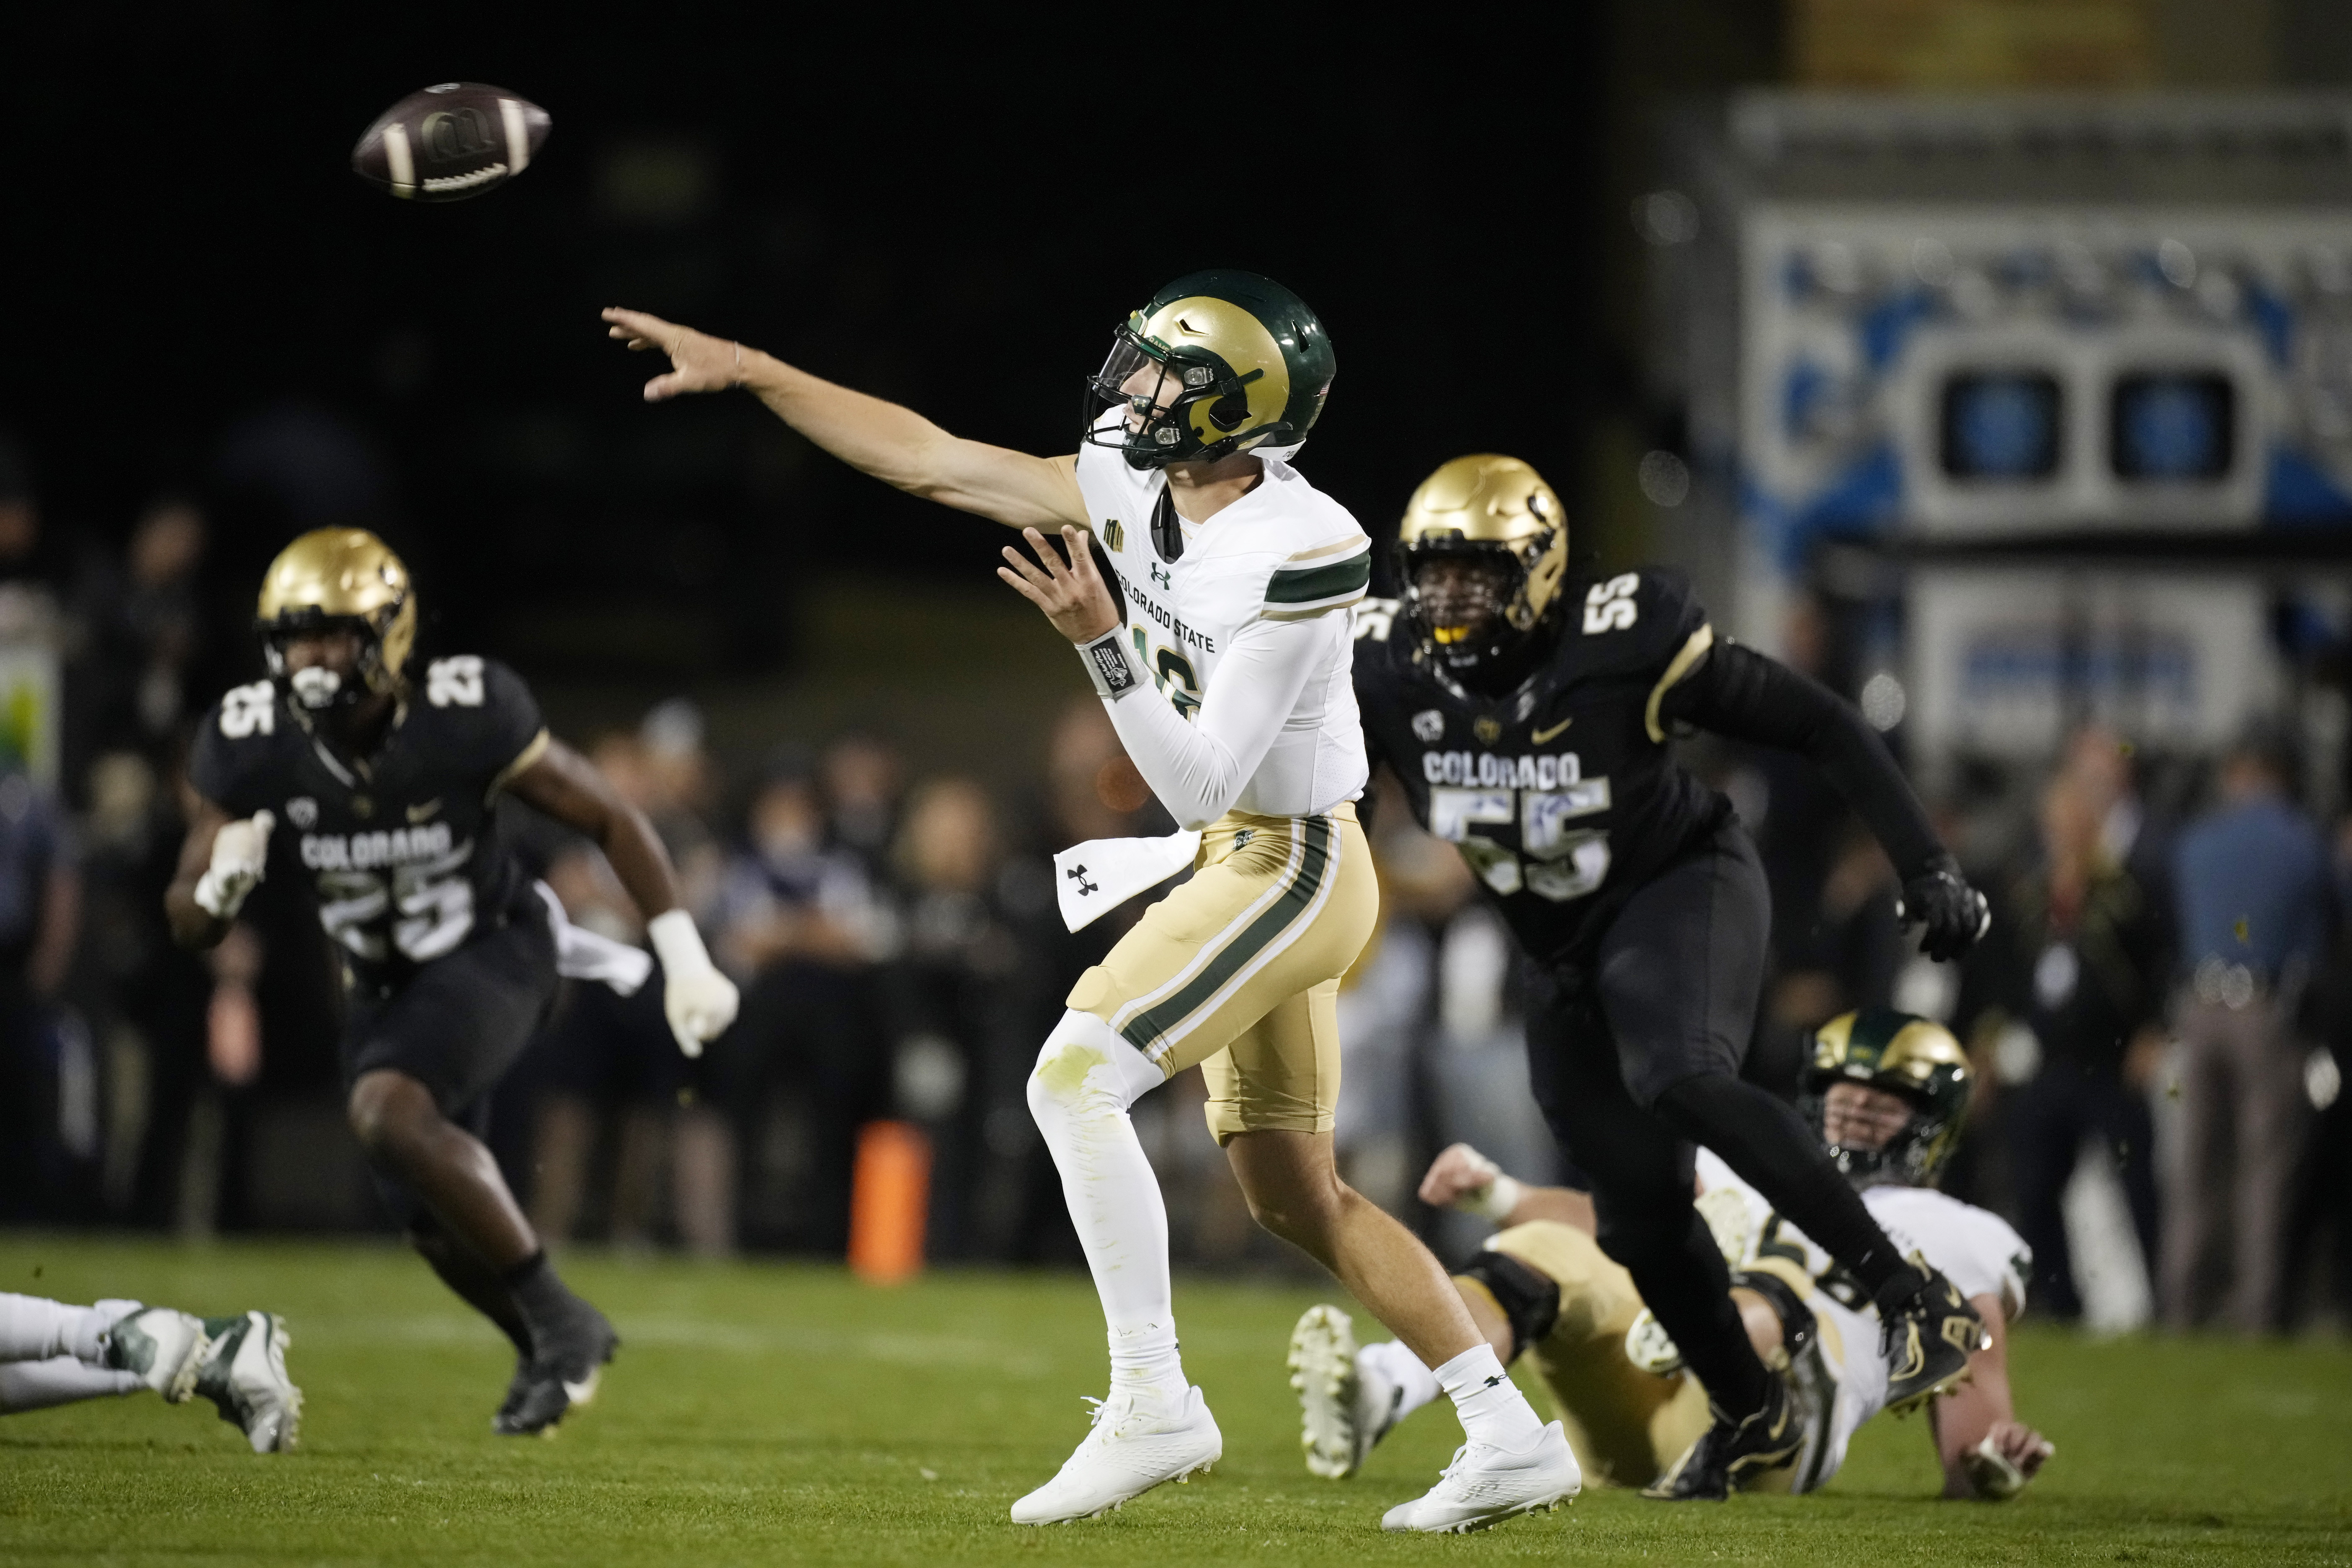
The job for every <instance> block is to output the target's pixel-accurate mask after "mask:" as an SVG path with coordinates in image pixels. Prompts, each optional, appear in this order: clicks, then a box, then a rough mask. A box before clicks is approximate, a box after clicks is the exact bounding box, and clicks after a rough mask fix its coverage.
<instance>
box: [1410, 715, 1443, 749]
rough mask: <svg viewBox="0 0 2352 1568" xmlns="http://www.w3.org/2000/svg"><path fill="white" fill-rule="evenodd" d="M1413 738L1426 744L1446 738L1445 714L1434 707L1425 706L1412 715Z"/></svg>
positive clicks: (1432, 743) (1431, 744) (1433, 743)
mask: <svg viewBox="0 0 2352 1568" xmlns="http://www.w3.org/2000/svg"><path fill="white" fill-rule="evenodd" d="M1412 738H1413V739H1414V740H1416V741H1419V742H1421V743H1422V744H1423V745H1424V746H1433V745H1435V744H1437V742H1440V741H1442V740H1444V738H1445V715H1444V713H1442V712H1440V711H1439V710H1436V709H1434V708H1424V709H1423V710H1421V711H1420V712H1418V713H1416V714H1414V715H1413V716H1412Z"/></svg>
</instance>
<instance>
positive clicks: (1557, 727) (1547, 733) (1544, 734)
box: [1528, 717, 1576, 746]
mask: <svg viewBox="0 0 2352 1568" xmlns="http://www.w3.org/2000/svg"><path fill="white" fill-rule="evenodd" d="M1575 722H1576V721H1575V719H1574V718H1572V717H1571V718H1567V719H1562V720H1561V721H1559V723H1557V724H1554V725H1553V726H1552V727H1551V728H1550V729H1549V730H1538V731H1536V732H1535V733H1534V734H1532V735H1530V736H1528V740H1530V741H1532V742H1535V743H1536V744H1537V745H1538V746H1540V745H1542V744H1543V743H1544V742H1546V741H1549V740H1550V739H1551V738H1552V737H1553V736H1554V735H1557V734H1559V732H1560V731H1562V730H1565V729H1567V728H1568V727H1569V726H1570V724H1573V723H1575Z"/></svg>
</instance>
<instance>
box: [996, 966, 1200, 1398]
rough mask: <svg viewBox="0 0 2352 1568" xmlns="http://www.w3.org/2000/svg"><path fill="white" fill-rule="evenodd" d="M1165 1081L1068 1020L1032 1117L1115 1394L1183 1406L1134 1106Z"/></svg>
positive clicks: (1032, 1082) (1161, 1211) (1040, 1076)
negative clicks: (1084, 1271)
mask: <svg viewBox="0 0 2352 1568" xmlns="http://www.w3.org/2000/svg"><path fill="white" fill-rule="evenodd" d="M1165 1081H1166V1079H1165V1076H1164V1075H1163V1074H1162V1073H1161V1072H1160V1069H1159V1068H1156V1067H1154V1066H1152V1065H1151V1063H1150V1060H1149V1059H1148V1058H1145V1056H1144V1055H1143V1053H1142V1052H1140V1051H1139V1050H1137V1049H1136V1048H1135V1047H1133V1046H1130V1045H1129V1044H1128V1043H1127V1042H1126V1041H1125V1040H1123V1039H1121V1038H1119V1037H1118V1035H1117V1034H1116V1033H1114V1032H1113V1031H1112V1029H1111V1027H1110V1026H1109V1025H1108V1024H1106V1023H1104V1022H1103V1021H1102V1020H1101V1019H1099V1018H1097V1017H1096V1016H1093V1015H1092V1014H1089V1013H1078V1012H1071V1013H1066V1014H1064V1015H1063V1017H1062V1022H1061V1024H1060V1025H1059V1026H1057V1027H1056V1028H1055V1030H1054V1032H1053V1034H1052V1035H1051V1036H1049V1037H1047V1039H1046V1041H1045V1048H1044V1049H1043V1050H1041V1051H1039V1052H1038V1053H1037V1066H1036V1068H1035V1069H1034V1071H1033V1072H1031V1073H1030V1075H1029V1111H1030V1114H1031V1115H1032V1116H1034V1117H1035V1118H1036V1120H1037V1131H1039V1132H1041V1133H1043V1134H1044V1135H1045V1147H1046V1148H1048V1149H1050V1150H1052V1151H1053V1153H1054V1164H1055V1168H1056V1169H1058V1170H1059V1171H1060V1172H1061V1173H1062V1196H1063V1198H1064V1200H1065V1201H1066V1202H1067V1203H1068V1205H1070V1223H1071V1224H1072V1225H1073V1226H1076V1229H1077V1233H1078V1240H1079V1242H1080V1243H1081V1244H1083V1245H1084V1247H1086V1251H1087V1268H1088V1269H1089V1270H1091V1271H1092V1272H1093V1274H1094V1279H1095V1292H1096V1294H1097V1295H1098V1296H1100V1297H1101V1298H1102V1307H1103V1319H1104V1321H1105V1322H1106V1324H1107V1325H1108V1329H1109V1337H1110V1356H1111V1389H1112V1392H1114V1393H1125V1394H1142V1395H1146V1396H1150V1397H1157V1398H1160V1399H1164V1400H1167V1401H1170V1402H1171V1403H1181V1401H1182V1399H1183V1397H1184V1390H1185V1387H1186V1384H1185V1381H1184V1364H1183V1362H1182V1360H1181V1357H1179V1356H1178V1354H1177V1353H1176V1310H1175V1300H1174V1292H1173V1290H1172V1289H1171V1287H1170V1284H1169V1279H1168V1211H1167V1208H1166V1207H1165V1205H1162V1203H1161V1202H1160V1179H1159V1178H1158V1177H1157V1176H1155V1175H1154V1174H1153V1173H1152V1170H1151V1162H1150V1160H1148V1159H1146V1158H1144V1154H1143V1144H1142V1143H1141V1142H1139V1140H1138V1139H1137V1138H1136V1136H1135V1124H1134V1122H1132V1121H1129V1120H1128V1115H1127V1108H1128V1107H1129V1106H1130V1105H1132V1104H1134V1103H1135V1101H1136V1100H1137V1099H1138V1098H1139V1096H1141V1095H1143V1094H1144V1093H1146V1092H1148V1091H1149V1090H1151V1089H1157V1088H1159V1087H1160V1084H1161V1083H1163V1082H1165Z"/></svg>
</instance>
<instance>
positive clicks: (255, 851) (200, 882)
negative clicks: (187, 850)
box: [195, 811, 278, 921]
mask: <svg viewBox="0 0 2352 1568" xmlns="http://www.w3.org/2000/svg"><path fill="white" fill-rule="evenodd" d="M275 826H278V818H277V817H276V816H273V815H272V814H271V813H269V812H267V811H257V812H255V813H254V814H253V815H252V816H247V817H243V818H240V819H239V820H237V821H236V822H225V823H223V824H221V826H220V831H219V832H217V833H215V834H214V835H213V859H212V864H211V865H210V866H208V867H206V868H205V874H204V875H203V876H201V877H199V878H197V879H196V889H195V900H196V907H197V908H199V909H201V910H204V911H205V913H206V914H208V915H210V916H212V917H213V918H214V919H215V920H223V921H233V920H235V919H236V911H237V910H240V909H242V908H244V907H245V900H246V896H247V894H249V893H251V892H252V891H253V889H254V887H255V885H256V884H257V883H258V882H259V881H260V880H261V878H262V875H263V873H264V872H265V871H266V870H267V869H268V865H269V830H270V829H271V828H273V827H275Z"/></svg>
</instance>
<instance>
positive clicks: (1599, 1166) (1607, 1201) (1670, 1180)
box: [1528, 996, 1793, 1496]
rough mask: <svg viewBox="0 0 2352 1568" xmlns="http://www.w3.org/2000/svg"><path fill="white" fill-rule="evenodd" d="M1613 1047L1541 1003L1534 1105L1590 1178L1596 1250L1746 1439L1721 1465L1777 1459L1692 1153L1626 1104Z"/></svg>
mask: <svg viewBox="0 0 2352 1568" xmlns="http://www.w3.org/2000/svg"><path fill="white" fill-rule="evenodd" d="M1528 1075H1529V1078H1530V1079H1531V1081H1532V1083H1533V1086H1534V1089H1535V1096H1536V1102H1537V1104H1538V1105H1539V1106H1540V1107H1541V1108H1542V1110H1543V1112H1544V1117H1545V1120H1546V1121H1549V1123H1550V1124H1551V1128H1552V1131H1553V1132H1554V1134H1555V1135H1556V1136H1557V1137H1558V1138H1559V1141H1560V1143H1561V1145H1562V1146H1563V1147H1564V1148H1565V1149H1566V1151H1567V1152H1568V1154H1569V1157H1570V1159H1572V1160H1574V1161H1575V1163H1576V1164H1577V1165H1578V1167H1579V1168H1580V1169H1581V1170H1582V1171H1583V1172H1584V1173H1585V1174H1586V1175H1587V1176H1588V1177H1589V1178H1590V1179H1591V1183H1592V1201H1593V1214H1594V1218H1595V1220H1596V1222H1597V1224H1598V1226H1599V1232H1600V1234H1599V1237H1598V1242H1599V1247H1600V1249H1601V1251H1602V1252H1604V1253H1605V1254H1607V1255H1608V1257H1609V1258H1612V1259H1613V1260H1614V1261H1615V1262H1617V1263H1618V1264H1619V1265H1621V1266H1622V1268H1624V1269H1625V1272H1626V1274H1627V1275H1628V1277H1629V1278H1630V1279H1632V1280H1633V1284H1634V1287H1635V1289H1637V1290H1638V1291H1639V1293H1640V1297H1641V1300H1643V1302H1645V1303H1647V1305H1648V1306H1649V1308H1650V1310H1651V1311H1652V1313H1653V1314H1654V1316H1655V1317H1656V1318H1657V1320H1658V1321H1659V1323H1660V1324H1661V1325H1662V1326H1663V1327H1664V1329H1665V1331H1666V1332H1667V1334H1668V1335H1669V1336H1670V1337H1671V1338H1672V1339H1673V1340H1674V1342H1675V1345H1676V1346H1677V1347H1678V1348H1679V1349H1680V1350H1681V1352H1682V1354H1683V1360H1684V1363H1685V1365H1687V1366H1688V1367H1689V1368H1690V1370H1691V1371H1692V1372H1693V1373H1696V1376H1697V1378H1698V1380H1699V1383H1700V1384H1701V1385H1702V1386H1703V1387H1704V1389H1705V1390H1706V1397H1707V1399H1708V1401H1709V1402H1710V1404H1711V1405H1712V1406H1713V1410H1714V1414H1715V1415H1716V1416H1717V1418H1718V1423H1719V1424H1720V1425H1722V1426H1724V1427H1725V1429H1726V1433H1727V1436H1728V1435H1731V1434H1737V1433H1744V1434H1745V1437H1744V1439H1743V1442H1742V1445H1741V1447H1742V1451H1741V1452H1738V1453H1734V1454H1731V1455H1729V1456H1728V1457H1727V1460H1726V1463H1727V1465H1741V1464H1742V1462H1743V1461H1744V1462H1745V1464H1744V1466H1743V1468H1755V1467H1758V1466H1765V1465H1769V1464H1770V1463H1775V1462H1778V1460H1779V1459H1780V1458H1781V1457H1782V1456H1781V1454H1780V1448H1781V1447H1784V1446H1787V1445H1788V1443H1790V1442H1792V1441H1793V1438H1792V1437H1790V1435H1789V1434H1786V1433H1782V1432H1780V1430H1779V1426H1780V1415H1781V1414H1782V1413H1784V1412H1786V1411H1787V1409H1788V1408H1789V1405H1788V1401H1787V1398H1786V1394H1785V1391H1784V1390H1782V1389H1781V1388H1780V1385H1779V1384H1778V1383H1777V1381H1776V1380H1775V1379H1774V1378H1773V1376H1772V1374H1771V1373H1769V1371H1767V1370H1766V1368H1765V1366H1764V1363H1763V1362H1762V1361H1761V1360H1760V1359H1759V1357H1758V1356H1757V1354H1756V1351H1755V1348H1754V1346H1753V1345H1751V1344H1750V1343H1749V1342H1748V1335H1747V1331H1746V1329H1745V1328H1744V1326H1743V1325H1742V1324H1741V1321H1740V1318H1739V1312H1738V1308H1737V1307H1735V1306H1734V1305H1733V1304H1732V1301H1731V1297H1730V1290H1731V1271H1730V1269H1729V1268H1728V1267H1727V1265H1726V1264H1725V1263H1724V1261H1723V1253H1722V1251H1721V1249H1720V1248H1718V1247H1717V1245H1716V1242H1715V1237H1714V1235H1713V1234H1712V1233H1711V1232H1710V1231H1709V1230H1708V1229H1707V1227H1706V1221H1705V1220H1704V1219H1702V1218H1701V1217H1700V1215H1699V1213H1698V1210H1697V1209H1696V1207H1695V1206H1694V1205H1693V1204H1692V1201H1691V1200H1692V1192H1693V1181H1694V1170H1693V1161H1694V1158H1695V1154H1694V1151H1693V1149H1692V1146H1691V1144H1690V1143H1689V1142H1687V1141H1685V1140H1684V1139H1682V1138H1679V1137H1677V1136H1675V1132H1674V1131H1673V1130H1672V1129H1671V1128H1669V1127H1667V1126H1665V1125H1664V1123H1663V1122H1661V1121H1658V1120H1657V1119H1656V1118H1654V1117H1653V1116H1651V1115H1649V1114H1648V1113H1646V1112H1645V1111H1644V1110H1643V1109H1642V1108H1641V1107H1640V1106H1639V1105H1637V1104H1636V1103H1634V1101H1633V1097H1632V1095H1631V1094H1630V1093H1629V1092H1628V1090H1627V1089H1626V1087H1625V1082H1624V1078H1623V1075H1622V1072H1621V1071H1620V1068H1619V1064H1618V1060H1617V1054H1616V1052H1615V1051H1614V1050H1613V1049H1612V1041H1611V1038H1610V1033H1609V1029H1608V1027H1607V1026H1606V1025H1605V1024H1604V1023H1603V1022H1602V1021H1601V1018H1600V1017H1599V1016H1598V1015H1597V1013H1596V1012H1595V1010H1594V1009H1593V1008H1592V1007H1591V1005H1590V1003H1589V1002H1586V1001H1582V1000H1580V999H1575V998H1559V997H1556V996H1551V997H1546V998H1544V999H1543V1000H1542V1001H1541V1003H1540V1005H1538V1007H1537V1009H1536V1010H1535V1011H1534V1012H1533V1013H1532V1014H1531V1016H1529V1018H1528ZM1709 1435H1710V1436H1712V1432H1710V1434H1709ZM1749 1448H1753V1449H1754V1450H1755V1451H1754V1452H1753V1453H1752V1454H1751V1453H1749V1452H1747V1451H1746V1450H1747V1449H1749ZM1733 1479H1734V1477H1733V1475H1732V1473H1731V1472H1730V1471H1729V1470H1727V1471H1726V1473H1725V1474H1723V1475H1721V1476H1719V1477H1716V1478H1714V1479H1711V1480H1710V1481H1709V1482H1708V1484H1707V1486H1706V1488H1705V1489H1704V1490H1703V1491H1702V1492H1701V1493H1700V1494H1699V1495H1704V1496H1721V1495H1724V1493H1725V1492H1727V1490H1728V1489H1729V1486H1730V1485H1731V1482H1732V1480H1733Z"/></svg>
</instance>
